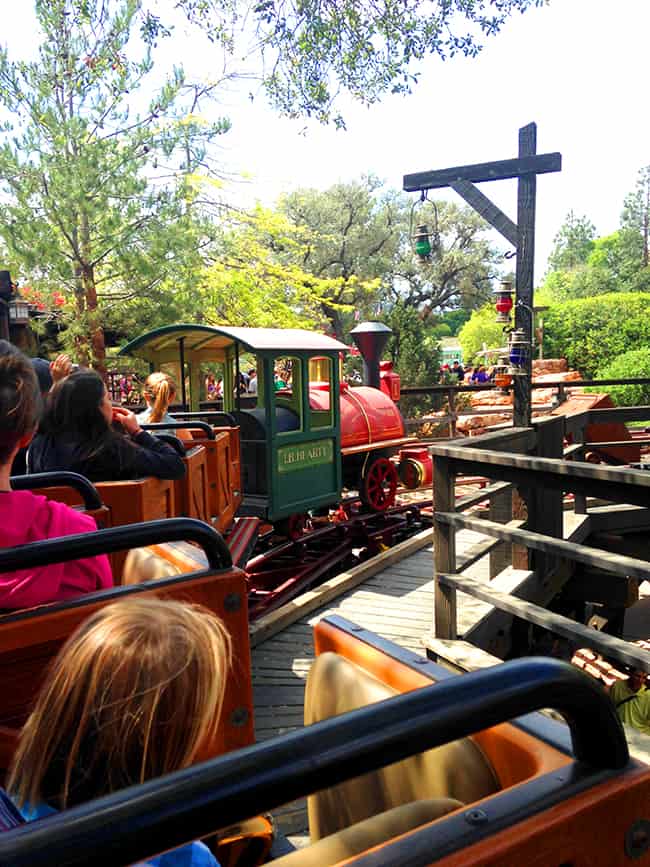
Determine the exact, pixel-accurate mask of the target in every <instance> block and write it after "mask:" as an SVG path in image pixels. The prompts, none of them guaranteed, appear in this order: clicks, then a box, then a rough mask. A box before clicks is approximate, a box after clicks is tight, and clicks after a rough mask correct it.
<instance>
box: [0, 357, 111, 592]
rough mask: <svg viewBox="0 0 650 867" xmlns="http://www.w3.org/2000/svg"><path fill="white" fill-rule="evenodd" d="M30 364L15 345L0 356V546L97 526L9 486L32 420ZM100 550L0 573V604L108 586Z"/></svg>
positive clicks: (36, 406)
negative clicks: (95, 553) (83, 556)
mask: <svg viewBox="0 0 650 867" xmlns="http://www.w3.org/2000/svg"><path fill="white" fill-rule="evenodd" d="M39 410H40V394H39V387H38V381H37V379H36V374H35V373H34V368H33V367H32V365H31V364H30V362H29V359H27V358H25V356H24V355H23V354H22V353H21V352H20V351H19V350H18V349H16V348H15V347H11V351H9V352H7V353H6V354H4V355H1V356H0V547H2V548H11V547H13V546H15V545H24V544H25V543H27V542H41V541H42V540H43V539H52V538H55V537H57V536H71V535H73V534H75V533H87V532H90V531H93V530H96V529H97V525H96V524H95V521H94V519H93V518H91V517H90V516H89V515H84V514H81V513H80V512H77V511H75V510H74V509H71V508H70V506H66V505H64V504H63V503H57V502H55V501H54V500H48V499H47V498H46V497H42V496H38V495H37V494H33V493H32V492H31V491H12V490H11V485H10V483H9V478H10V474H11V465H12V462H13V460H14V458H15V456H16V454H17V452H18V450H19V449H21V448H24V447H25V446H27V445H28V444H29V441H30V440H31V438H32V436H33V434H34V430H35V428H36V425H37V422H38V416H39ZM112 585H113V578H112V575H111V568H110V566H109V563H108V558H107V557H106V556H105V555H101V556H98V557H89V558H87V559H84V560H75V561H72V562H69V563H53V564H49V565H47V566H40V567H37V568H36V567H33V568H30V569H19V570H18V571H16V572H5V573H1V574H0V608H12V609H13V608H30V607H32V606H33V605H41V604H43V603H45V602H55V601H59V600H64V599H72V598H74V597H76V596H81V595H82V594H84V593H90V592H92V591H93V590H100V589H101V588H103V587H111V586H112Z"/></svg>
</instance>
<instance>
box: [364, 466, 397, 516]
mask: <svg viewBox="0 0 650 867" xmlns="http://www.w3.org/2000/svg"><path fill="white" fill-rule="evenodd" d="M396 491H397V470H396V469H395V464H394V463H393V462H392V461H389V460H388V458H375V459H374V460H371V461H370V464H369V466H368V467H366V471H365V473H364V474H363V478H362V480H361V491H360V493H361V499H362V500H363V502H364V503H365V504H366V505H367V506H370V508H371V509H372V510H373V511H375V512H384V511H385V510H386V509H389V508H390V507H391V506H392V505H393V504H394V502H395V492H396Z"/></svg>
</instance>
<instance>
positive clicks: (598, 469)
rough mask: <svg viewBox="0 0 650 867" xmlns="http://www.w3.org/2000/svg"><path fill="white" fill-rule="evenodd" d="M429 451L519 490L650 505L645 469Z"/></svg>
mask: <svg viewBox="0 0 650 867" xmlns="http://www.w3.org/2000/svg"><path fill="white" fill-rule="evenodd" d="M429 451H430V453H431V454H432V455H433V459H434V462H435V460H436V458H438V457H444V458H451V459H452V460H453V461H454V463H455V464H456V471H457V472H462V473H471V474H473V475H477V476H481V475H483V476H486V477H487V478H490V479H498V480H499V481H505V482H512V483H513V484H515V485H520V486H522V487H525V486H526V485H528V486H530V485H535V486H537V487H542V488H553V489H555V490H561V491H571V492H573V493H579V494H585V495H587V496H589V497H600V498H601V499H605V498H606V499H607V500H610V501H614V502H619V503H631V504H633V505H636V506H646V507H647V506H650V473H648V472H646V471H644V470H628V469H617V468H613V467H604V466H600V465H594V464H583V463H579V462H578V461H562V460H554V459H552V458H536V457H529V456H527V455H517V454H508V453H506V454H499V453H496V452H494V451H492V450H491V449H490V450H489V451H488V449H476V450H475V449H470V448H463V447H461V446H458V445H455V444H450V445H435V446H431V447H430V449H429Z"/></svg>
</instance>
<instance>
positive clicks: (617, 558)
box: [430, 407, 650, 673]
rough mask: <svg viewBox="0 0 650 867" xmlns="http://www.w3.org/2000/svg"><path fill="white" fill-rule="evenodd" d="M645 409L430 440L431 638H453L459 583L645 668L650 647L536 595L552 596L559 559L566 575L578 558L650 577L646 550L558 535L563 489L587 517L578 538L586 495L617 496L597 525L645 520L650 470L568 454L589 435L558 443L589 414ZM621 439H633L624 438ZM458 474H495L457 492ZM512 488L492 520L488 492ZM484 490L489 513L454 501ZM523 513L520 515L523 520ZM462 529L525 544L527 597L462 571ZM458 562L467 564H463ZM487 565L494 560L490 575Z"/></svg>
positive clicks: (497, 605) (607, 418)
mask: <svg viewBox="0 0 650 867" xmlns="http://www.w3.org/2000/svg"><path fill="white" fill-rule="evenodd" d="M646 419H650V407H630V408H620V409H619V408H615V409H605V410H590V411H586V412H584V413H580V415H579V416H572V417H568V418H565V417H564V416H554V417H549V418H545V419H540V420H538V421H536V422H534V423H533V426H532V427H531V428H512V427H509V428H506V427H502V428H501V429H500V430H497V431H492V432H489V433H487V434H484V435H479V436H476V437H472V438H471V439H467V440H456V441H453V442H450V443H446V444H443V443H441V444H439V445H434V446H432V447H431V449H430V451H431V454H432V456H433V459H434V502H435V511H434V535H435V541H434V550H435V574H436V590H435V613H434V621H435V638H436V639H443V640H454V639H456V638H457V610H456V592H457V591H459V590H460V591H462V592H463V593H467V594H469V595H470V596H473V597H475V598H477V599H480V600H482V601H483V602H487V603H489V604H490V605H491V606H493V608H494V609H498V610H500V611H503V612H506V613H508V614H510V615H514V616H515V617H517V618H520V619H522V620H524V621H527V622H528V623H532V624H536V625H538V626H543V627H544V628H546V629H547V630H549V631H551V632H553V633H555V634H557V635H560V636H563V637H565V638H569V639H570V640H571V641H574V642H576V643H578V644H580V643H582V644H583V645H586V646H589V647H591V648H592V649H594V650H596V651H598V652H601V653H603V654H605V655H607V656H608V657H610V658H612V659H615V660H618V661H619V662H622V663H625V664H630V665H635V666H637V667H639V668H641V669H643V670H644V671H647V672H649V673H650V653H648V652H647V651H643V650H641V649H640V648H638V647H635V646H634V645H631V644H629V643H628V642H626V641H623V640H622V639H620V638H616V637H614V636H611V635H606V634H603V633H601V632H599V631H597V630H595V629H592V628H590V627H588V626H585V625H583V624H581V623H577V622H575V621H573V620H571V619H570V618H568V617H564V616H562V615H560V614H555V613H552V612H550V611H548V610H546V608H544V607H543V606H541V605H538V604H536V601H535V599H534V596H535V593H534V588H535V587H537V588H539V590H540V596H542V597H545V598H547V599H548V598H549V592H548V586H550V585H552V576H553V575H554V574H557V572H558V569H559V568H560V567H561V569H562V570H563V571H564V574H565V578H564V580H565V581H566V573H567V569H568V570H569V571H570V570H571V569H572V568H573V566H572V564H576V563H580V564H583V566H587V567H589V568H595V569H597V570H601V571H603V572H605V573H608V574H611V575H612V576H623V577H624V578H626V579H630V578H635V579H637V580H638V581H639V582H640V581H643V580H646V579H648V580H650V562H648V561H646V560H641V559H638V558H636V557H629V556H624V555H622V554H615V553H611V552H608V551H605V550H602V549H600V548H594V547H591V546H588V545H583V544H577V543H576V542H575V541H571V542H569V541H566V540H564V539H563V516H564V503H563V497H564V494H565V493H573V494H574V495H575V512H576V513H577V514H579V515H584V518H580V519H579V520H580V521H583V522H584V530H583V532H582V538H585V537H586V536H587V535H588V533H589V529H590V526H591V524H590V521H591V519H590V516H589V510H588V508H587V506H588V500H587V498H596V499H597V500H598V501H599V502H602V501H603V500H604V501H607V502H610V503H614V504H615V505H613V506H609V507H602V506H600V507H599V508H598V509H597V510H596V511H595V512H594V525H596V524H597V529H598V530H599V531H601V530H603V529H608V528H616V527H627V528H630V527H631V528H634V529H640V528H647V527H648V526H650V508H649V507H650V472H647V471H644V470H635V469H629V468H613V467H608V466H604V465H593V464H587V463H582V462H579V461H576V460H567V457H569V458H571V457H573V456H574V455H576V454H579V453H580V452H581V450H583V449H584V448H585V447H586V446H587V445H588V443H585V442H584V441H583V442H578V443H576V444H575V446H569V447H567V448H565V447H564V446H563V442H564V437H565V435H566V433H567V432H571V434H572V435H573V436H574V438H582V439H583V440H584V430H585V428H586V426H587V425H588V424H589V425H592V424H597V423H599V422H606V423H611V422H612V421H619V422H624V421H629V420H646ZM623 442H624V444H625V445H629V444H630V442H629V440H628V441H623ZM617 444H618V442H617ZM597 445H599V446H602V445H603V444H602V443H598V444H597ZM531 452H532V454H531ZM458 474H469V475H480V476H483V477H486V478H488V479H490V480H492V484H491V485H490V486H489V487H487V488H485V489H484V491H481V492H480V493H479V494H476V495H473V494H471V495H468V496H467V497H464V498H463V499H462V500H458V501H455V498H454V491H455V485H456V476H457V475H458ZM513 490H514V491H515V492H516V494H515V509H514V512H513V510H512V509H508V507H507V505H506V506H504V505H503V502H502V504H501V506H502V508H501V514H500V516H499V518H498V520H494V515H493V505H494V502H495V501H498V498H499V497H505V496H506V495H508V496H510V497H512V492H513ZM481 494H482V495H483V496H482V497H481ZM488 494H489V495H490V496H491V499H490V517H489V518H487V519H486V518H482V517H476V516H469V515H466V514H462V513H461V511H460V510H459V507H461V509H467V508H470V507H471V506H475V505H476V504H477V503H479V502H481V499H485V497H486V495H488ZM524 504H525V506H524ZM622 504H626V505H622ZM635 506H636V507H640V508H634V507H635ZM513 519H514V521H516V522H517V523H515V522H514V521H513ZM517 519H520V520H517ZM521 519H525V525H524V526H523V527H522V526H521V524H522V523H523V520H521ZM596 519H597V520H596ZM517 524H518V525H517ZM461 529H466V530H472V531H474V532H478V533H481V534H482V535H484V536H486V537H488V538H489V539H491V540H499V541H502V542H506V543H507V544H508V545H512V546H515V550H516V551H518V552H519V555H520V557H521V555H522V554H523V557H524V563H525V564H527V566H528V568H529V569H531V570H532V572H533V579H532V582H529V584H528V589H527V592H528V596H527V599H526V600H524V599H520V598H516V597H515V596H512V595H510V594H507V593H503V592H500V591H498V590H496V589H495V588H493V587H491V586H490V584H489V583H483V582H479V581H475V580H473V579H471V578H468V577H467V576H465V575H462V574H458V573H459V570H458V564H457V559H456V538H455V537H456V532H457V531H458V530H461ZM520 565H521V564H520ZM462 568H463V569H464V568H466V567H465V565H464V564H463V567H462ZM493 574H494V573H493V571H492V570H490V578H492V577H493ZM612 580H613V579H612ZM531 587H532V588H533V592H532V596H533V599H532V601H531ZM544 588H545V590H544V592H542V590H543V589H544Z"/></svg>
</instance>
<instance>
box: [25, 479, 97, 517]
mask: <svg viewBox="0 0 650 867" xmlns="http://www.w3.org/2000/svg"><path fill="white" fill-rule="evenodd" d="M9 483H10V485H11V489H12V490H13V491H31V490H33V489H34V488H58V487H64V488H72V489H73V490H74V491H76V492H77V493H78V494H79V496H80V497H81V499H82V500H83V504H84V508H86V509H101V507H102V505H103V503H102V498H101V497H100V496H99V491H98V490H97V488H96V487H95V486H94V485H93V483H92V482H91V481H90V480H89V479H87V478H86V477H85V476H82V475H80V474H79V473H70V472H68V471H67V470H60V471H59V472H55V473H30V474H29V475H28V476H12V477H11V479H10V480H9Z"/></svg>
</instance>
